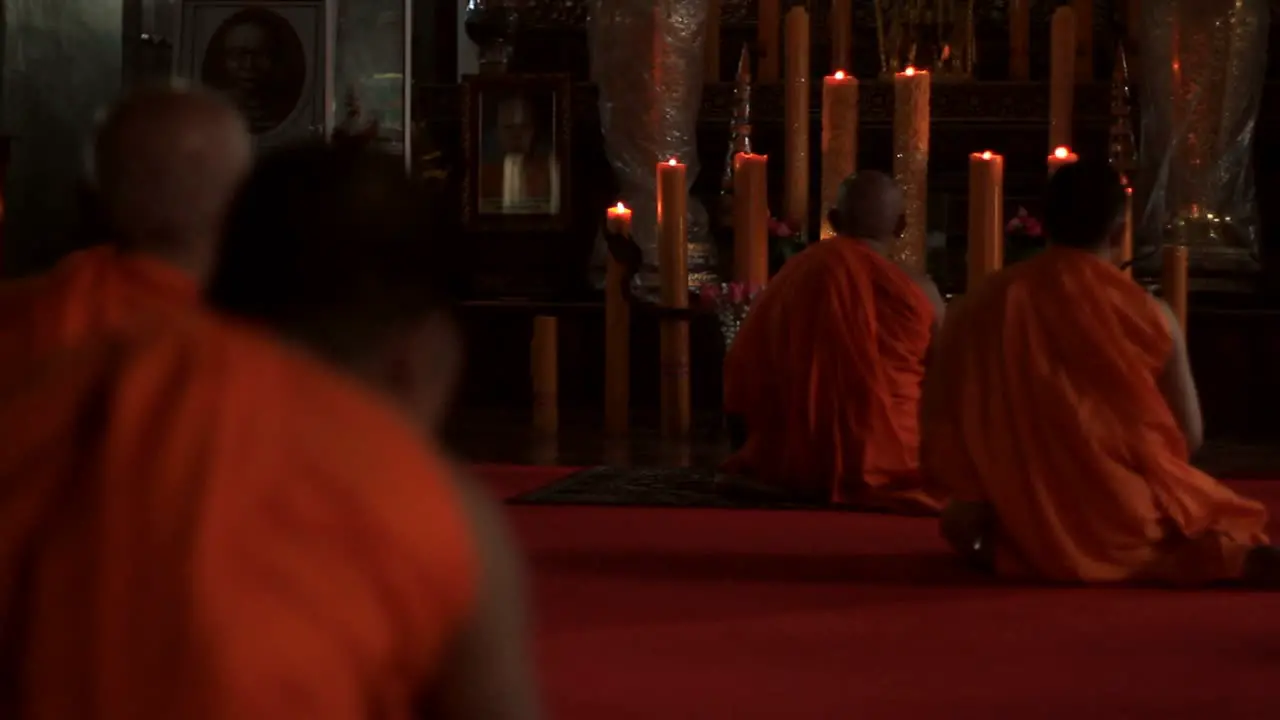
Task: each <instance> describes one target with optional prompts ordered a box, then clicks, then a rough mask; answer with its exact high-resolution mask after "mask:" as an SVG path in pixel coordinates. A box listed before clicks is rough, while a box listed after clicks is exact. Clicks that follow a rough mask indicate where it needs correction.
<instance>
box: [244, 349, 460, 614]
mask: <svg viewBox="0 0 1280 720" xmlns="http://www.w3.org/2000/svg"><path fill="white" fill-rule="evenodd" d="M242 342H243V341H242ZM257 344H258V345H259V348H258V349H259V350H260V351H262V352H264V353H267V352H269V353H271V354H272V355H273V358H272V363H273V365H274V366H275V371H273V372H272V373H271V375H272V376H273V377H275V378H276V381H277V382H279V383H281V384H283V385H284V386H285V388H284V392H283V393H282V394H281V397H280V405H281V408H282V415H281V417H280V418H279V420H278V422H279V423H281V424H282V425H283V426H284V428H285V433H286V435H285V440H284V442H285V444H286V446H285V448H284V449H285V451H286V452H287V453H289V454H290V456H291V458H292V459H291V461H290V462H291V465H293V466H294V470H293V472H294V475H295V476H296V477H297V478H299V481H298V482H296V483H292V484H291V486H290V487H288V488H287V489H285V491H286V492H287V493H288V494H291V495H295V494H299V493H301V494H303V495H313V494H314V493H315V491H316V490H317V489H320V488H323V492H326V493H327V494H329V495H330V496H331V497H335V498H344V499H345V501H344V504H343V505H342V506H341V507H335V508H334V509H335V510H339V511H340V512H341V515H342V517H343V518H344V522H346V523H348V526H347V530H348V531H350V532H358V533H360V534H362V535H365V536H366V537H367V538H368V539H370V541H372V542H377V543H380V544H381V545H382V546H383V547H385V548H386V549H387V550H388V551H389V552H392V553H393V554H396V555H397V556H399V557H400V558H401V559H402V560H403V561H404V562H403V564H402V565H401V566H400V567H402V568H403V569H404V570H405V572H408V573H411V574H412V573H418V574H424V575H429V576H431V577H432V578H434V579H435V582H433V583H432V585H431V587H433V588H442V587H445V586H448V585H449V584H450V583H456V586H455V587H453V590H452V591H451V592H446V593H445V594H446V595H449V596H450V597H451V599H450V600H449V601H448V604H450V605H456V604H458V603H461V602H464V600H465V597H464V596H465V595H466V594H467V592H468V590H467V588H468V587H469V581H468V580H467V578H469V577H470V574H471V570H472V568H473V565H474V558H473V557H472V551H471V548H470V544H471V543H470V535H469V531H468V528H467V523H466V512H465V508H464V504H463V501H462V499H461V498H460V497H459V494H458V491H457V486H456V480H455V478H454V476H453V472H452V467H451V465H450V463H449V461H448V459H447V457H446V456H445V454H444V452H443V451H442V450H440V449H439V448H438V447H437V446H436V445H435V444H434V443H433V442H432V441H431V440H430V439H429V438H428V437H427V436H426V434H425V432H424V431H421V430H420V429H419V428H418V427H417V426H416V425H415V424H413V423H412V422H411V420H410V418H409V417H408V416H407V415H406V414H405V413H404V412H402V411H401V410H400V409H398V408H397V407H395V406H394V405H393V404H392V403H391V402H390V401H389V400H387V399H385V398H383V397H382V396H381V395H380V394H379V393H377V392H376V391H374V390H372V389H370V388H367V387H365V386H364V385H363V384H362V383H360V382H359V381H357V380H355V379H354V378H350V377H348V376H346V375H345V374H343V373H341V372H338V371H336V370H334V369H332V368H330V367H328V366H327V364H325V363H322V362H321V361H319V360H316V359H313V358H311V357H309V356H305V355H303V354H301V353H299V352H296V351H294V350H292V349H291V348H284V347H267V346H263V345H262V343H261V339H259V340H258V341H257ZM317 486H319V487H317Z"/></svg>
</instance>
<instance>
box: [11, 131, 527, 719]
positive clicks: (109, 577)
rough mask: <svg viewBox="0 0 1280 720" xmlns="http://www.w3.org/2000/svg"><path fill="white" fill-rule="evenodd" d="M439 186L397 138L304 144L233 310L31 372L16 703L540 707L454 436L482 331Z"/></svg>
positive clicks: (149, 709)
mask: <svg viewBox="0 0 1280 720" xmlns="http://www.w3.org/2000/svg"><path fill="white" fill-rule="evenodd" d="M424 202H425V198H424V196H423V194H422V193H420V192H418V190H417V188H415V187H414V186H413V185H412V183H411V182H410V181H409V180H408V179H407V178H406V176H405V173H404V167H403V163H402V161H401V160H400V159H399V158H394V157H391V156H385V155H377V154H373V153H371V152H369V151H365V150H360V149H358V148H350V147H346V148H340V147H326V146H323V145H316V146H306V147H300V148H294V149H288V150H281V151H279V153H277V154H275V155H273V156H269V157H266V158H264V159H263V160H262V161H261V163H260V165H259V166H258V168H257V169H256V170H255V171H254V173H253V175H252V176H251V177H250V179H249V180H248V182H247V185H246V186H245V188H244V189H243V191H242V194H241V196H240V198H239V200H238V201H237V202H236V205H235V206H234V208H233V210H232V213H231V215H230V219H229V222H228V234H227V237H226V240H225V243H224V249H223V254H222V258H221V260H220V261H219V263H218V266H217V270H216V272H215V274H214V276H213V278H212V280H211V284H210V290H209V302H210V304H211V305H212V306H214V307H216V308H218V309H219V310H221V311H222V312H223V313H225V315H226V317H225V318H224V317H217V316H214V315H212V314H211V313H201V312H198V311H196V312H191V313H189V314H187V315H185V316H184V317H181V318H176V319H174V320H172V321H170V322H166V323H163V324H156V325H154V326H151V327H146V328H140V327H132V328H127V329H124V330H120V331H117V332H115V333H113V334H111V335H110V336H108V337H103V338H102V339H100V340H96V341H92V342H89V343H87V344H86V345H84V346H82V347H80V348H77V349H74V350H70V351H68V352H67V353H64V354H62V355H61V356H60V357H59V358H57V359H56V360H55V361H53V362H49V363H43V364H42V367H40V368H38V369H37V370H36V371H35V372H33V373H32V374H31V375H28V376H26V377H23V378H21V380H20V382H15V383H11V384H9V385H8V386H6V387H7V389H5V390H3V397H0V433H2V434H3V436H4V438H5V440H4V442H3V443H0V717H4V718H14V719H15V720H61V719H63V718H98V719H100V720H137V719H140V718H205V719H207V720H224V719H225V720H242V719H247V718H307V719H308V720H317V719H319V720H324V719H332V720H364V719H371V718H409V717H439V718H465V719H467V720H492V719H495V718H496V719H498V720H523V719H524V718H532V717H535V716H536V713H535V707H534V703H533V700H532V695H533V693H532V690H531V687H530V684H529V681H528V677H529V676H528V670H527V667H526V658H525V643H524V635H525V629H524V627H523V618H522V616H521V613H520V610H521V604H520V603H521V598H520V587H519V583H518V581H519V575H518V573H517V572H516V568H515V567H514V560H513V556H512V554H511V551H510V549H509V547H508V541H507V540H506V538H505V537H504V535H503V534H502V532H501V530H502V528H501V525H500V523H499V521H498V519H497V515H496V513H495V510H494V508H493V507H492V505H491V504H490V503H488V502H486V501H485V500H484V499H483V497H482V493H481V492H480V491H479V489H478V488H476V487H475V486H474V485H471V484H467V483H464V482H463V481H461V480H460V479H459V477H458V475H457V474H456V473H455V472H453V470H452V468H451V465H450V461H449V460H448V459H447V458H446V457H445V456H444V454H443V453H442V452H441V451H440V449H439V448H438V447H437V446H436V444H435V442H434V440H433V439H432V438H434V437H435V434H436V426H437V423H438V422H439V418H440V415H441V413H442V412H443V409H444V407H445V403H446V400H447V398H448V395H449V391H450V388H451V386H452V385H453V382H454V378H455V376H456V375H457V373H458V371H459V365H460V358H461V355H460V350H459V348H458V342H457V332H456V330H455V328H454V326H453V323H452V321H451V320H450V317H449V313H448V312H447V307H446V305H445V302H444V295H443V293H442V292H441V290H442V288H443V287H444V286H443V284H442V282H440V281H438V280H437V277H436V276H437V275H440V276H443V275H444V274H445V273H446V272H449V271H451V270H453V268H452V267H449V266H447V265H445V264H441V263H438V262H437V258H438V250H439V248H438V247H437V246H438V245H441V244H444V243H445V242H446V241H447V240H448V239H446V238H440V237H436V238H434V239H433V238H432V235H431V226H430V223H429V222H427V220H426V218H420V217H419V212H420V211H421V210H422V209H423V208H422V206H423V205H424ZM433 240H434V241H433Z"/></svg>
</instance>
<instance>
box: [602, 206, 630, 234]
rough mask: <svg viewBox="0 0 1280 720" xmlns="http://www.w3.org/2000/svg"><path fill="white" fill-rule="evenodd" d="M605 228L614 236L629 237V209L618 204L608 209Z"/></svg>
mask: <svg viewBox="0 0 1280 720" xmlns="http://www.w3.org/2000/svg"><path fill="white" fill-rule="evenodd" d="M605 228H606V229H608V231H609V232H610V233H612V234H614V235H626V236H630V235H631V208H629V207H627V206H626V205H623V204H622V203H618V204H617V205H614V206H613V207H611V208H609V212H608V213H606V217H605Z"/></svg>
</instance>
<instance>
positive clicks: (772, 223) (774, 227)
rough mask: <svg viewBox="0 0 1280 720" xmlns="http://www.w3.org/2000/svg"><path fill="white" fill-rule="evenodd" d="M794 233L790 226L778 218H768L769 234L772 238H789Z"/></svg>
mask: <svg viewBox="0 0 1280 720" xmlns="http://www.w3.org/2000/svg"><path fill="white" fill-rule="evenodd" d="M794 233H795V231H794V230H792V229H791V226H790V225H788V224H786V223H784V222H782V221H781V220H779V219H778V218H772V217H771V218H769V234H770V235H772V236H774V237H791V236H792V235H793V234H794Z"/></svg>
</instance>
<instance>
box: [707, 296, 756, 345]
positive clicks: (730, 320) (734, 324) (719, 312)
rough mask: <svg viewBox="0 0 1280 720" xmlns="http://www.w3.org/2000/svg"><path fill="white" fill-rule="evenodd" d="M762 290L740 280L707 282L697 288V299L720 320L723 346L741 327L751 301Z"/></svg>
mask: <svg viewBox="0 0 1280 720" xmlns="http://www.w3.org/2000/svg"><path fill="white" fill-rule="evenodd" d="M762 290H764V288H763V287H755V286H750V285H747V284H746V283H740V282H729V283H719V284H716V283H707V284H706V285H703V286H702V287H701V288H699V290H698V301H699V303H700V304H701V305H703V306H704V307H706V308H707V309H709V310H711V311H713V312H715V314H716V317H717V318H719V320H720V334H721V335H722V336H723V337H724V346H725V348H728V347H729V346H730V345H732V344H733V339H734V338H735V337H737V335H738V329H739V328H741V327H742V321H743V320H745V319H746V317H747V313H748V312H749V311H750V310H751V303H753V302H755V299H756V298H757V297H758V296H759V295H760V292H761V291H762Z"/></svg>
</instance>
